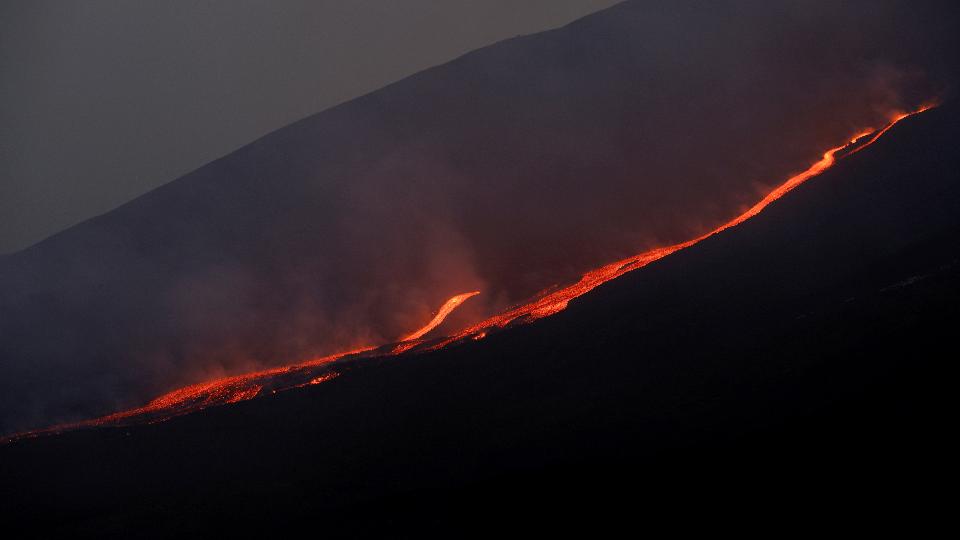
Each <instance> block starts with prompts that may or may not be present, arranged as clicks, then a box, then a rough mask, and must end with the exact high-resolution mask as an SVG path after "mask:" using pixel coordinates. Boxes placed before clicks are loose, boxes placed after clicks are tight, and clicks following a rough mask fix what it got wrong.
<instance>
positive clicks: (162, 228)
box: [0, 0, 960, 434]
mask: <svg viewBox="0 0 960 540" xmlns="http://www.w3.org/2000/svg"><path fill="white" fill-rule="evenodd" d="M950 4H951V2H946V1H942V0H931V1H927V2H921V3H920V5H919V6H918V3H917V2H916V1H915V0H886V1H884V2H876V1H872V0H869V1H868V0H862V1H851V2H842V3H838V2H833V1H829V0H814V1H810V0H790V1H781V2H767V1H764V0H724V1H713V2H709V3H707V4H704V2H698V1H694V0H684V1H682V2H681V1H675V2H649V1H646V0H635V1H630V2H625V3H623V4H620V5H618V6H615V7H614V8H613V9H610V10H607V11H604V12H601V13H598V14H595V15H592V16H590V17H587V18H585V19H583V20H580V21H578V22H576V23H574V24H571V25H569V26H567V27H565V28H562V29H558V30H555V31H551V32H545V33H541V34H537V35H533V36H526V37H520V38H516V39H512V40H507V41H505V42H502V43H499V44H496V45H494V46H491V47H487V48H484V49H482V50H479V51H476V52H473V53H471V54H468V55H465V56H464V57H462V58H459V59H457V60H456V61H454V62H451V63H449V64H446V65H443V66H438V67H437V68H434V69H430V70H427V71H424V72H422V73H418V74H416V75H414V76H412V77H410V78H408V79H405V80H403V81H401V82H399V83H397V84H394V85H391V86H389V87H387V88H384V89H381V90H379V91H377V92H374V93H372V94H370V95H368V96H364V97H362V98H359V99H356V100H353V101H351V102H349V103H346V104H343V105H342V106H338V107H335V108H333V109H330V110H327V111H324V112H322V113H319V114H317V115H315V116H312V117H310V118H307V119H304V120H303V121H301V122H298V123H296V124H293V125H291V126H288V127H286V128H284V129H281V130H279V131H277V132H275V133H273V134H270V135H268V136H266V137H264V138H262V139H260V140H258V141H255V142H253V143H251V144H250V145H248V146H246V147H245V148H243V149H240V150H238V151H237V152H235V153H233V154H231V155H229V156H225V157H223V158H222V159H219V160H217V161H215V162H213V163H210V164H208V165H206V166H204V167H202V168H201V169H199V170H197V171H195V172H193V173H191V174H188V175H186V176H184V177H183V178H180V179H178V180H175V181H173V182H171V183H170V184H168V185H166V186H164V187H162V188H160V189H158V190H156V191H153V192H151V193H149V194H147V195H145V196H143V197H140V198H138V199H136V200H134V201H132V202H130V203H129V204H126V205H124V206H122V207H121V208H118V209H116V210H114V211H112V212H109V213H107V214H105V215H103V216H100V217H98V218H95V219H92V220H90V221H88V222H86V223H83V224H80V225H78V226H76V227H73V228H71V229H69V230H67V231H64V232H63V233H61V234H58V235H56V236H54V237H52V238H50V239H48V240H46V241H44V242H42V243H40V244H38V245H36V246H33V247H32V248H30V249H27V250H25V251H23V252H21V253H17V254H14V255H11V256H9V257H3V258H0V434H7V433H10V432H13V431H19V430H24V429H31V428H37V427H42V426H44V425H50V424H52V423H57V422H63V421H70V420H78V419H84V418H90V417H93V416H99V415H102V414H107V413H111V412H114V411H116V410H117V409H122V408H131V407H136V406H140V405H142V404H143V403H146V402H147V401H149V400H150V399H153V398H154V397H156V396H158V395H160V394H163V393H165V392H167V391H170V390H173V389H174V388H177V387H181V386H184V385H186V384H191V383H196V382H200V381H203V380H208V379H209V378H211V376H218V375H222V374H224V373H228V374H233V373H237V372H241V371H244V370H249V369H250V368H251V367H267V366H277V365H285V364H289V363H291V362H295V361H297V360H301V359H304V358H308V357H312V356H322V355H325V354H329V353H333V352H339V351H342V350H350V349H354V348H356V347H357V346H360V345H376V344H380V343H388V342H391V341H393V340H394V339H396V338H397V337H399V336H401V335H405V334H407V333H409V332H411V331H412V330H414V329H416V328H418V327H420V326H421V325H422V324H423V323H424V322H425V321H427V320H429V318H430V316H431V310H433V309H436V308H437V306H439V305H440V304H441V303H442V302H443V301H444V300H446V299H447V298H449V297H450V296H453V295H454V294H458V293H462V292H466V291H472V290H481V291H483V294H481V295H480V296H478V297H477V298H475V299H473V300H471V302H470V303H468V304H467V305H465V306H464V307H463V308H462V309H460V310H458V311H457V313H456V314H455V316H457V317H459V316H469V315H471V313H470V311H471V310H475V311H477V312H479V313H476V312H475V313H473V314H472V315H474V316H476V315H479V314H483V312H484V311H485V312H486V314H488V315H489V314H491V313H493V312H496V311H498V310H497V309H496V308H502V307H504V304H506V303H509V302H510V301H519V300H523V299H525V298H526V297H527V295H529V294H532V293H533V292H535V291H537V290H540V289H542V288H544V287H547V286H551V285H554V284H556V283H558V282H561V281H563V280H564V279H565V278H571V277H576V276H578V275H579V274H580V273H581V272H582V271H585V270H587V269H589V268H592V267H595V266H598V265H600V264H603V263H606V262H608V261H610V260H617V259H618V258H621V257H625V256H628V255H632V254H634V253H636V252H638V251H641V250H643V249H644V248H646V247H651V245H654V244H655V245H665V244H671V243H675V242H679V241H683V240H686V239H688V238H691V237H694V236H696V235H697V234H698V233H701V232H704V231H705V230H709V229H710V228H712V227H713V226H716V225H717V224H719V223H720V222H723V221H725V220H726V219H729V217H730V216H732V215H735V214H737V213H738V209H739V208H741V207H742V206H744V205H747V204H750V203H752V202H753V201H755V200H756V198H757V193H758V192H762V191H764V190H765V189H766V188H769V187H772V186H773V185H775V184H776V183H778V182H779V181H781V180H782V179H783V178H785V177H787V176H788V175H789V174H790V173H793V172H795V171H797V170H802V169H803V168H804V167H805V166H807V165H808V164H809V162H810V160H811V158H813V157H815V156H816V154H817V152H819V151H820V150H822V149H823V148H825V147H829V146H832V145H834V144H836V143H837V141H841V140H843V139H844V138H845V137H847V136H849V135H850V134H852V133H853V132H855V131H856V130H858V129H862V128H864V127H865V126H876V125H881V124H882V123H883V122H885V121H886V118H887V116H888V114H889V112H890V111H891V110H893V109H898V108H901V109H912V108H914V107H915V106H917V105H919V103H918V101H921V100H925V99H929V98H931V97H936V96H937V95H938V92H939V91H940V90H941V89H942V88H943V87H944V85H949V83H950V82H952V81H953V80H954V79H955V74H956V71H955V70H954V69H953V66H954V65H955V64H954V63H951V62H952V59H953V58H954V57H955V56H956V52H955V51H957V50H960V46H956V43H955V42H956V41H957V39H958V38H957V33H956V31H955V28H956V27H958V26H960V24H958V23H957V22H956V21H957V17H956V15H955V14H954V13H952V12H951V11H950V9H949V8H950V7H951V6H950ZM745 29H748V30H749V31H745ZM950 45H954V46H950ZM320 53H322V52H318V54H320ZM271 83H272V82H271V81H264V82H263V84H271ZM243 90H244V89H242V88H240V89H238V91H243ZM111 151H112V149H105V151H104V153H103V155H97V156H91V159H97V160H105V161H110V160H111V159H112V158H111V155H110V154H111ZM68 180H69V179H64V181H68Z"/></svg>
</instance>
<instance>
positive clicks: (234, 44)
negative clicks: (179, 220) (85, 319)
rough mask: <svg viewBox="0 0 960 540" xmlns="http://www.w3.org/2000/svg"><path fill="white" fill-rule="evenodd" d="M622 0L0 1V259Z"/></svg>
mask: <svg viewBox="0 0 960 540" xmlns="http://www.w3.org/2000/svg"><path fill="white" fill-rule="evenodd" d="M617 2H618V0H442V1H440V0H404V1H390V0H282V1H281V0H229V1H228V0H176V1H174V0H165V1H163V2H156V1H130V0H86V1H83V2H76V1H73V0H4V1H3V2H2V4H0V253H4V252H10V251H15V250H18V249H21V248H23V247H26V246H28V245H30V244H33V243H35V242H37V241H39V240H41V239H43V238H44V237H46V236H49V235H50V234H53V233H55V232H57V231H59V230H62V229H64V228H66V227H69V226H70V225H73V224H74V223H77V222H79V221H82V220H84V219H87V218H89V217H91V216H94V215H97V214H100V213H103V212H106V211H108V210H110V209H111V208H114V207H116V206H117V205H119V204H122V203H123V202H125V201H127V200H130V199H131V198H134V197H136V196H138V195H140V194H142V193H144V192H145V191H147V190H149V189H151V188H154V187H156V186H159V185H161V184H163V183H164V182H167V181H170V180H173V179H175V178H177V177H178V176H180V175H182V174H184V173H186V172H189V171H190V170H192V169H195V168H197V167H199V166H201V165H203V164H204V163H206V162H208V161H211V160H213V159H215V158H217V157H219V156H221V155H224V154H226V153H228V152H230V151H232V150H234V149H236V148H238V147H240V146H242V145H244V144H245V143H247V142H250V141H252V140H253V139H256V138H257V137H259V136H261V135H263V134H265V133H267V132H269V131H272V130H274V129H276V128H279V127H281V126H284V125H286V124H288V123H290V122H292V121H295V120H298V119H300V118H303V117H304V116H307V115H309V114H312V113H314V112H318V111H320V110H323V109H325V108H328V107H330V106H332V105H335V104H337V103H340V102H342V101H345V100H348V99H351V98H353V97H356V96H358V95H361V94H364V93H367V92H370V91H372V90H376V89H377V88H379V87H382V86H384V85H385V84H388V83H390V82H393V81H396V80H398V79H401V78H403V77H405V76H407V75H410V74H412V73H415V72H417V71H420V70H422V69H425V68H427V67H430V66H433V65H436V64H440V63H443V62H445V61H447V60H450V59H452V58H455V57H456V56H459V55H461V54H463V53H465V52H468V51H470V50H473V49H476V48H479V47H482V46H484V45H488V44H490V43H493V42H496V41H499V40H502V39H505V38H509V37H512V36H515V35H519V34H528V33H533V32H538V31H541V30H545V29H549V28H553V27H557V26H560V25H563V24H566V23H567V22H570V21H572V20H574V19H576V18H579V17H580V16H583V15H586V14H588V13H590V12H593V11H596V10H599V9H602V8H605V7H608V6H611V5H613V4H616V3H617Z"/></svg>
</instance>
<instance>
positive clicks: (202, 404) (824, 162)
mask: <svg viewBox="0 0 960 540" xmlns="http://www.w3.org/2000/svg"><path fill="white" fill-rule="evenodd" d="M931 108H933V105H930V106H924V107H922V108H920V109H918V110H916V111H913V112H909V113H903V114H898V115H896V116H894V117H893V118H892V119H891V120H890V122H889V123H888V124H887V125H886V126H884V127H883V128H881V129H879V130H867V131H864V132H862V133H860V134H858V135H857V136H855V137H854V138H853V139H852V140H850V141H849V142H847V143H845V144H842V145H840V146H837V147H834V148H831V149H830V150H827V151H826V152H825V153H824V154H823V157H822V158H821V159H820V160H819V161H817V162H816V163H814V164H813V165H811V166H810V167H809V168H808V169H807V170H805V171H803V172H802V173H800V174H797V175H795V176H793V177H791V178H789V179H787V181H786V182H784V183H783V184H781V185H780V186H779V187H777V188H776V189H774V190H773V191H771V192H770V193H769V194H767V196H766V197H764V198H763V199H762V200H760V202H758V203H756V204H755V205H753V206H752V207H750V208H749V209H748V210H747V211H745V212H743V213H742V214H740V215H739V216H737V217H735V218H733V219H731V220H730V221H728V222H726V223H724V224H723V225H721V226H719V227H717V228H716V229H713V230H712V231H709V232H707V233H706V234H703V235H701V236H698V237H697V238H694V239H692V240H688V241H686V242H682V243H679V244H674V245H672V246H666V247H660V248H655V249H652V250H649V251H646V252H643V253H640V254H638V255H634V256H632V257H628V258H626V259H623V260H620V261H617V262H614V263H611V264H608V265H606V266H602V267H600V268H597V269H595V270H591V271H589V272H587V273H586V274H584V275H583V276H582V277H581V278H580V280H579V281H577V282H576V283H574V284H572V285H568V286H566V287H562V288H559V289H556V290H553V291H551V292H545V293H542V294H540V295H538V296H536V297H534V299H533V300H531V301H530V302H528V303H525V304H521V305H518V306H515V307H512V308H510V309H508V310H506V311H504V312H502V313H500V314H497V315H494V316H493V317H490V318H488V319H486V320H484V321H482V322H480V323H477V324H474V325H472V326H470V327H468V328H466V329H463V330H461V331H460V332H457V333H456V334H453V335H452V336H448V337H444V338H441V339H439V340H436V341H433V342H430V341H424V340H423V339H422V338H423V336H425V335H427V334H428V333H429V332H430V331H432V330H434V329H435V328H436V327H437V326H439V325H440V324H441V323H442V322H443V320H444V319H445V318H446V317H447V316H448V315H449V314H450V313H451V312H453V310H455V309H456V308H457V307H459V306H460V305H461V304H463V302H464V301H466V300H468V299H469V298H472V297H473V296H476V295H477V294H480V291H472V292H467V293H462V294H458V295H456V296H454V297H452V298H450V299H449V300H447V302H446V303H444V304H443V306H441V307H440V310H439V311H438V312H437V314H436V315H435V316H434V317H433V319H432V320H430V322H429V323H427V324H426V325H425V326H423V327H422V328H420V329H419V330H417V331H416V332H413V333H411V334H409V335H407V336H406V337H405V338H403V340H402V341H401V342H399V343H397V344H393V345H385V346H382V347H361V348H358V349H355V350H352V351H348V352H343V353H339V354H335V355H331V356H326V357H323V358H318V359H315V360H310V361H307V362H303V363H300V364H295V365H291V366H285V367H279V368H273V369H267V370H263V371H258V372H254V373H247V374H243V375H236V376H232V377H225V378H222V379H217V380H214V381H209V382H205V383H200V384H195V385H192V386H187V387H184V388H181V389H179V390H174V391H173V392H170V393H168V394H164V395H163V396H160V397H158V398H156V399H154V400H153V401H151V402H150V403H148V404H147V405H145V406H143V407H139V408H136V409H132V410H128V411H122V412H118V413H115V414H111V415H108V416H103V417H100V418H95V419H92V420H86V421H82V422H76V423H72V424H63V425H59V426H54V427H50V428H46V429H41V430H37V431H31V432H26V433H20V434H16V435H13V436H10V437H7V438H3V439H0V442H8V441H10V440H17V439H22V438H27V437H31V436H36V435H41V434H44V433H56V432H60V431H66V430H70V429H76V428H81V427H89V426H104V425H125V424H130V423H136V422H157V421H162V420H167V419H170V418H173V417H175V416H179V415H182V414H186V413H189V412H193V411H197V410H200V409H204V408H207V407H210V406H213V405H222V404H227V403H236V402H239V401H245V400H248V399H252V398H254V397H257V396H260V395H264V394H267V393H276V392H278V391H281V390H286V389H290V388H297V387H301V386H307V385H311V384H319V383H322V382H325V381H328V380H331V379H333V378H335V377H337V376H338V375H339V371H337V370H335V369H334V366H335V365H336V364H337V361H339V360H343V359H346V358H348V357H351V358H356V357H359V356H361V355H362V356H367V357H376V356H396V355H399V354H402V353H404V352H406V351H409V350H412V349H415V350H418V351H430V350H436V349H440V348H442V347H445V346H447V345H450V344H454V343H459V342H463V341H465V340H468V339H470V340H479V339H483V338H484V337H486V336H487V335H488V334H489V333H490V332H491V331H496V330H498V329H501V328H505V327H506V326H508V325H511V324H525V323H529V322H532V321H535V320H537V319H542V318H544V317H547V316H550V315H553V314H554V313H557V312H559V311H563V310H564V309H565V308H566V307H567V304H568V303H569V302H570V300H573V299H574V298H577V297H579V296H582V295H583V294H586V293H587V292H590V291H591V290H593V289H594V288H596V287H598V286H599V285H601V284H603V283H606V282H607V281H610V280H612V279H615V278H617V277H620V276H622V275H623V274H626V273H627V272H631V271H633V270H636V269H638V268H643V267H644V266H646V265H648V264H650V263H652V262H654V261H657V260H659V259H662V258H664V257H666V256H667V255H670V254H671V253H675V252H677V251H680V250H681V249H684V248H688V247H690V246H692V245H694V244H696V243H698V242H700V241H701V240H704V239H706V238H709V237H711V236H713V235H715V234H719V233H720V232H723V231H725V230H727V229H729V228H731V227H735V226H737V225H739V224H741V223H743V222H744V221H746V220H748V219H750V218H751V217H753V216H755V215H757V214H759V213H760V212H761V211H762V210H763V209H764V208H766V207H767V206H768V205H770V204H771V203H772V202H774V201H776V200H777V199H779V198H781V197H783V196H784V195H786V194H787V193H789V192H790V191H792V190H793V189H794V188H796V187H797V186H799V185H800V184H802V183H803V182H805V181H807V180H809V179H810V178H812V177H814V176H816V175H818V174H820V173H822V172H823V171H825V170H826V169H828V168H830V167H831V166H832V165H833V164H834V163H835V162H836V157H835V156H836V155H837V153H838V152H841V151H844V150H846V151H848V152H847V153H846V154H845V156H850V155H853V154H855V153H857V152H859V151H861V150H863V149H864V148H866V147H867V146H870V145H871V144H873V143H874V142H876V141H877V140H878V139H879V138H880V137H881V136H882V135H883V134H884V133H886V132H887V131H888V130H889V129H890V128H892V127H893V126H894V125H895V124H896V123H897V122H899V121H901V120H903V119H904V118H907V117H909V116H913V115H915V114H919V113H921V112H923V111H926V110H928V109H931ZM868 135H870V137H869V139H868V140H866V141H864V139H865V138H867V136H868Z"/></svg>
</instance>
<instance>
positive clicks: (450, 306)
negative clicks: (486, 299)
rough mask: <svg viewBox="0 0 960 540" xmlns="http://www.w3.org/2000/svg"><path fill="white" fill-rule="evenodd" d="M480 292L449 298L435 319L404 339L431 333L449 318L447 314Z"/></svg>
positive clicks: (416, 337) (408, 339)
mask: <svg viewBox="0 0 960 540" xmlns="http://www.w3.org/2000/svg"><path fill="white" fill-rule="evenodd" d="M478 294H480V291H473V292H468V293H463V294H458V295H456V296H454V297H453V298H451V299H449V300H447V302H446V303H445V304H443V306H441V307H440V311H438V312H437V314H436V315H435V316H434V317H433V319H431V320H430V322H428V323H427V324H426V325H425V326H424V327H423V328H421V329H419V330H417V331H416V332H414V333H412V334H410V335H408V336H407V337H405V338H403V341H412V340H415V339H420V338H422V337H423V336H425V335H427V334H429V333H430V331H431V330H433V329H434V328H436V327H437V326H440V323H442V322H443V320H444V319H446V318H447V315H450V314H451V313H453V310H455V309H457V308H458V307H460V304H462V303H464V302H466V301H467V300H468V299H469V298H472V297H474V296H476V295H478Z"/></svg>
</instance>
